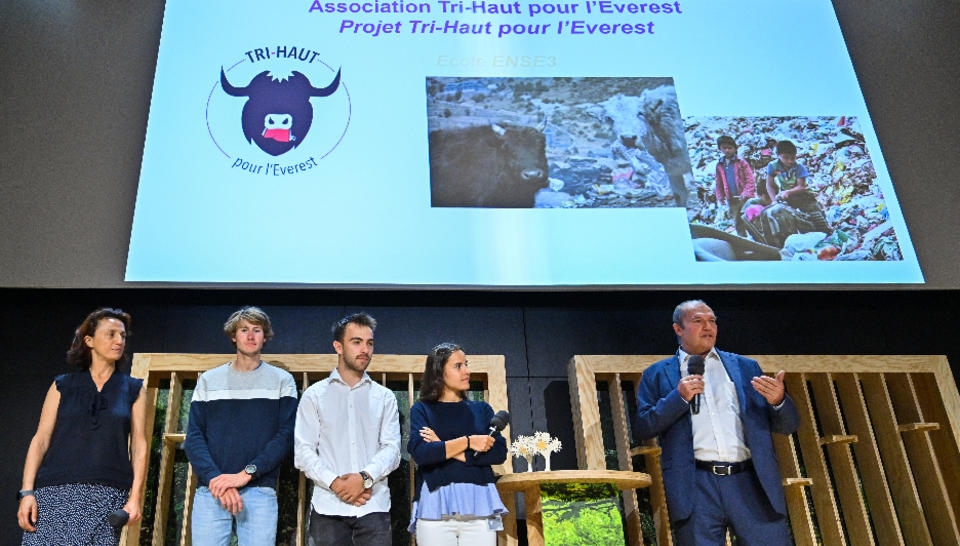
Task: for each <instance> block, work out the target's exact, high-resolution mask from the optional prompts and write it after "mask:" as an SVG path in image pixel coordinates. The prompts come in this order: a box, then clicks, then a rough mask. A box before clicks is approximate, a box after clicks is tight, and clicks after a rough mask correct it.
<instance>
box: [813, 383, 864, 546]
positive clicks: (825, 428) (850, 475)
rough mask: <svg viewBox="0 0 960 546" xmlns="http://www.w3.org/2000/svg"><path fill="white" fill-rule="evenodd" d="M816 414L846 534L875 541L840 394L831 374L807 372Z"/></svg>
mask: <svg viewBox="0 0 960 546" xmlns="http://www.w3.org/2000/svg"><path fill="white" fill-rule="evenodd" d="M807 378H808V379H809V381H810V387H811V390H812V391H813V398H814V402H815V404H816V409H817V414H818V415H819V416H820V427H821V434H823V435H824V437H823V438H821V444H825V445H826V448H827V455H828V456H829V457H830V469H831V470H832V471H833V478H834V480H835V487H836V492H837V496H838V497H839V498H840V507H841V511H842V513H843V521H844V523H846V527H847V534H848V535H849V537H850V542H851V543H853V544H857V545H860V544H870V545H872V544H874V540H873V533H872V532H871V531H870V521H869V519H868V517H867V508H866V505H865V504H864V502H863V497H861V496H860V480H859V479H858V477H857V470H856V468H855V466H854V463H853V454H852V453H851V452H850V447H849V446H848V445H847V443H849V442H850V441H851V440H856V438H855V437H852V436H849V435H847V433H846V429H845V428H844V426H843V417H842V416H841V415H840V406H839V405H838V403H837V394H836V393H835V392H834V390H833V377H832V376H831V375H830V374H825V373H818V374H807Z"/></svg>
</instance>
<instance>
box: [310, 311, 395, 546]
mask: <svg viewBox="0 0 960 546" xmlns="http://www.w3.org/2000/svg"><path fill="white" fill-rule="evenodd" d="M376 327H377V321H376V320H374V318H373V317H371V316H370V315H367V314H365V313H357V314H355V315H350V316H347V317H344V318H342V319H340V320H339V321H337V322H336V323H335V324H334V326H333V348H334V349H335V350H336V351H337V355H338V358H337V369H336V370H334V371H333V372H331V373H330V376H329V377H327V378H326V379H324V380H323V381H320V382H318V383H315V384H314V385H312V386H310V388H308V389H307V390H306V391H305V392H304V393H303V398H302V399H301V400H300V407H299V408H298V410H297V424H296V430H295V434H294V465H295V466H296V467H297V468H299V469H300V470H302V471H303V472H304V474H306V475H307V477H308V478H310V479H311V480H313V482H314V488H313V499H312V500H311V505H312V507H313V513H312V514H311V515H310V538H311V539H312V540H313V543H314V544H315V545H316V546H327V545H331V546H332V545H336V546H348V545H350V544H354V545H371V544H390V542H391V538H390V489H389V487H388V486H387V476H388V475H389V474H390V472H392V471H393V470H394V469H396V468H397V466H398V465H399V464H400V421H399V414H398V413H397V399H396V397H395V396H394V395H393V392H392V391H390V390H389V389H387V388H386V387H384V386H382V385H379V384H377V383H375V382H373V380H372V379H370V376H369V375H367V373H366V370H367V366H369V365H370V359H371V358H372V357H373V332H374V330H375V329H376Z"/></svg>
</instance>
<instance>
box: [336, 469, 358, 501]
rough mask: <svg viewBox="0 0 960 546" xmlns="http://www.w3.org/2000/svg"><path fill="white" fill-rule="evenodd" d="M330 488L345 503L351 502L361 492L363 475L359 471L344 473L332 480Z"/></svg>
mask: <svg viewBox="0 0 960 546" xmlns="http://www.w3.org/2000/svg"><path fill="white" fill-rule="evenodd" d="M330 490H331V491H333V492H334V493H336V495H337V497H339V498H340V500H342V501H343V502H345V503H347V504H353V503H354V502H355V501H356V500H357V499H359V498H360V496H361V495H362V494H363V492H364V489H363V477H362V476H361V475H360V473H359V472H354V473H353V474H344V475H343V476H340V477H339V478H337V479H335V480H333V483H331V484H330Z"/></svg>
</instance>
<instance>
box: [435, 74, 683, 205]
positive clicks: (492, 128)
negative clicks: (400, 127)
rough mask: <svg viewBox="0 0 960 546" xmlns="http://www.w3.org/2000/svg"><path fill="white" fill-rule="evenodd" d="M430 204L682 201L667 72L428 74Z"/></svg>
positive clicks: (677, 126) (679, 127) (677, 118)
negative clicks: (503, 75) (640, 75)
mask: <svg viewBox="0 0 960 546" xmlns="http://www.w3.org/2000/svg"><path fill="white" fill-rule="evenodd" d="M426 95H427V120H428V149H429V161H430V190H431V191H430V196H431V205H432V206H434V207H488V208H534V207H536V208H597V207H678V206H679V207H683V206H686V204H687V197H688V190H687V185H688V183H689V181H690V180H691V179H692V176H691V173H690V171H691V168H690V159H689V155H688V148H687V143H686V139H685V135H684V126H683V122H682V118H681V115H680V108H679V105H678V102H677V96H676V91H675V90H674V86H673V80H672V78H566V77H551V78H468V77H429V78H427V79H426Z"/></svg>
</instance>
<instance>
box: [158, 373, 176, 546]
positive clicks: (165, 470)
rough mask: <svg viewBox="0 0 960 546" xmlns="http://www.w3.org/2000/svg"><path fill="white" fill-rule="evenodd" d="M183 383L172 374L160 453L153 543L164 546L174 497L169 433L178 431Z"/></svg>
mask: <svg viewBox="0 0 960 546" xmlns="http://www.w3.org/2000/svg"><path fill="white" fill-rule="evenodd" d="M182 394H183V385H182V384H181V382H180V377H179V376H178V374H177V372H173V373H171V374H170V396H169V397H168V398H167V414H166V416H165V417H164V421H163V429H162V430H163V433H162V434H163V445H162V447H161V455H160V476H159V478H158V480H157V483H158V485H157V507H156V509H155V510H154V512H153V514H154V516H153V544H154V546H163V545H164V544H165V543H166V529H167V517H168V515H169V514H168V513H167V511H168V506H167V505H168V504H169V502H170V497H172V491H171V485H172V482H173V459H174V448H175V447H176V443H175V442H173V441H172V440H170V439H169V438H168V437H167V435H168V434H175V433H176V432H177V420H178V418H179V416H180V397H181V395H182Z"/></svg>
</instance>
